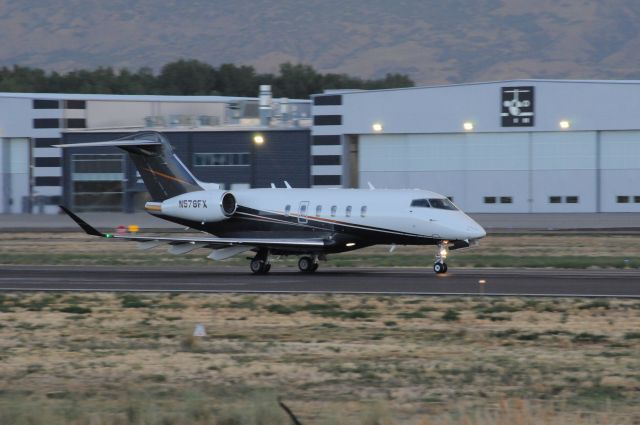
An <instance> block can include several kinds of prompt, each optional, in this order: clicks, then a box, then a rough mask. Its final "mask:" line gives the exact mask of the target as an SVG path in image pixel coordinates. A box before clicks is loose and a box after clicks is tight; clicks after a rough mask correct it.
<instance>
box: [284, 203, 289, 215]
mask: <svg viewBox="0 0 640 425" xmlns="http://www.w3.org/2000/svg"><path fill="white" fill-rule="evenodd" d="M290 212H291V205H287V206H286V207H284V215H286V216H288V215H289V213H290Z"/></svg>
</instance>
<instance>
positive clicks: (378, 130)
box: [371, 122, 382, 133]
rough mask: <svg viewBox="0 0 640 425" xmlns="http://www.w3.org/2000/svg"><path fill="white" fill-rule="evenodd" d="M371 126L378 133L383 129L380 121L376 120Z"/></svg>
mask: <svg viewBox="0 0 640 425" xmlns="http://www.w3.org/2000/svg"><path fill="white" fill-rule="evenodd" d="M371 128H372V129H373V131H375V132H376V133H380V132H381V131H382V124H380V123H379V122H374V123H373V125H372V126H371Z"/></svg>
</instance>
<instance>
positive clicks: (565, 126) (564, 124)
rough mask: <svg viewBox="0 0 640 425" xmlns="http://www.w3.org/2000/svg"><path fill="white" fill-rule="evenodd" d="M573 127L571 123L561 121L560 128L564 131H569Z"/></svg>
mask: <svg viewBox="0 0 640 425" xmlns="http://www.w3.org/2000/svg"><path fill="white" fill-rule="evenodd" d="M570 127H571V123H570V122H569V121H567V120H562V121H560V128H561V129H563V130H568V129H569V128H570Z"/></svg>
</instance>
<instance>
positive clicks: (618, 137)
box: [600, 131, 640, 212]
mask: <svg viewBox="0 0 640 425" xmlns="http://www.w3.org/2000/svg"><path fill="white" fill-rule="evenodd" d="M600 155H601V163H600V166H601V171H600V172H601V186H600V206H601V211H602V212H640V132H638V131H603V132H601V133H600Z"/></svg>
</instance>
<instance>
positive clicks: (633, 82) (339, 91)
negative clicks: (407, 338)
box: [312, 78, 640, 97]
mask: <svg viewBox="0 0 640 425" xmlns="http://www.w3.org/2000/svg"><path fill="white" fill-rule="evenodd" d="M533 83H552V84H629V85H637V84H640V80H560V79H536V78H531V79H520V80H496V81H480V82H472V83H459V84H441V85H433V86H416V87H400V88H390V89H376V90H362V89H351V90H349V89H337V90H331V89H329V90H325V91H324V93H318V94H314V95H312V97H315V96H322V95H329V94H363V93H377V92H389V91H400V90H424V89H444V88H449V87H470V86H483V85H492V84H496V85H497V84H533Z"/></svg>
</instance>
